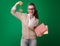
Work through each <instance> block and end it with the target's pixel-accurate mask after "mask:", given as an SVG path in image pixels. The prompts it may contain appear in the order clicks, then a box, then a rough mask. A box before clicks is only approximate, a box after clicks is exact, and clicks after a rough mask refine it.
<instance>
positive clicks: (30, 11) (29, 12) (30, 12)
mask: <svg viewBox="0 0 60 46" xmlns="http://www.w3.org/2000/svg"><path fill="white" fill-rule="evenodd" d="M34 11H35V9H34V6H33V5H29V6H28V14H30V15H33V14H34Z"/></svg>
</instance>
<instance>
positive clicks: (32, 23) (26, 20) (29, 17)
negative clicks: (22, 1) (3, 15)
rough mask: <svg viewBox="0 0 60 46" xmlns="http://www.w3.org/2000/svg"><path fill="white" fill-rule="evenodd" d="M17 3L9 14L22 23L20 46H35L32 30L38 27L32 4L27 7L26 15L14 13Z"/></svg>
mask: <svg viewBox="0 0 60 46" xmlns="http://www.w3.org/2000/svg"><path fill="white" fill-rule="evenodd" d="M18 4H19V2H17V3H16V4H15V5H14V6H13V8H12V9H11V13H12V14H13V15H14V16H15V17H17V18H18V19H19V20H21V22H22V37H21V46H36V43H37V42H36V34H35V32H34V28H35V27H36V26H37V25H38V14H37V10H36V7H35V5H34V4H33V3H30V4H29V5H28V14H24V13H21V12H17V11H16V7H17V5H18Z"/></svg>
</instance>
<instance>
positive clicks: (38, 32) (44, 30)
mask: <svg viewBox="0 0 60 46" xmlns="http://www.w3.org/2000/svg"><path fill="white" fill-rule="evenodd" d="M34 31H35V33H36V35H37V36H42V35H43V34H48V27H47V26H46V25H44V24H43V23H42V24H40V25H38V26H37V27H36V28H35V30H34Z"/></svg>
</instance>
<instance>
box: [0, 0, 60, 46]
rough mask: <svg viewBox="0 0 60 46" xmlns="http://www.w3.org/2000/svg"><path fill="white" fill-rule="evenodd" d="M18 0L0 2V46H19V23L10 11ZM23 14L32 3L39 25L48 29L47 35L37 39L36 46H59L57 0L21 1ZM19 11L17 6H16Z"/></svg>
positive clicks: (59, 3)
mask: <svg viewBox="0 0 60 46" xmlns="http://www.w3.org/2000/svg"><path fill="white" fill-rule="evenodd" d="M17 1H19V0H0V46H20V39H21V30H22V28H21V21H20V20H18V19H17V18H16V17H14V16H13V15H12V14H11V13H10V10H11V8H12V6H13V5H14V4H15V3H16V2H17ZM22 1H23V2H24V5H23V7H22V8H23V12H24V13H26V12H27V5H28V3H29V2H33V3H34V4H35V5H36V8H37V10H38V14H39V23H45V24H47V25H48V27H49V34H48V35H44V36H42V37H37V46H60V1H59V0H22ZM18 10H19V6H18Z"/></svg>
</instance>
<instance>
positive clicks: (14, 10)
mask: <svg viewBox="0 0 60 46" xmlns="http://www.w3.org/2000/svg"><path fill="white" fill-rule="evenodd" d="M16 7H17V4H15V5H14V6H13V7H12V9H11V13H12V14H13V13H15V12H16Z"/></svg>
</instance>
